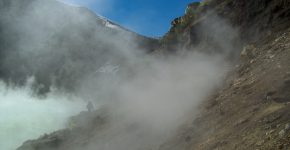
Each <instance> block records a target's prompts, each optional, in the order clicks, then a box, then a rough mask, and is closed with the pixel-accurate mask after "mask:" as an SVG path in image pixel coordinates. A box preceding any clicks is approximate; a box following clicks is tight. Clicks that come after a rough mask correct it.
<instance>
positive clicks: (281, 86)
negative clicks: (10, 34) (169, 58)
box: [19, 0, 290, 150]
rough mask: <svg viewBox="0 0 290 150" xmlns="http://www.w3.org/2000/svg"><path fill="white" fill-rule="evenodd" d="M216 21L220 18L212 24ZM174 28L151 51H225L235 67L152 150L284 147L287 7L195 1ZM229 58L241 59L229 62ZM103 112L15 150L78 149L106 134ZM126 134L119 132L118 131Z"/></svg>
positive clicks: (254, 1)
mask: <svg viewBox="0 0 290 150" xmlns="http://www.w3.org/2000/svg"><path fill="white" fill-rule="evenodd" d="M217 18H222V20H223V21H222V22H221V23H219V24H218V25H217V26H211V23H213V22H216V20H217ZM218 20H219V19H218ZM205 24H206V25H208V24H210V28H206V29H204V28H203V27H204V25H205ZM227 24H229V25H230V26H232V28H229V27H227V26H226V25H227ZM172 25H173V26H172V28H171V30H170V32H169V33H168V34H167V35H165V36H164V38H162V39H161V41H160V42H161V44H162V46H161V47H159V48H156V50H155V51H154V53H153V54H155V53H157V54H159V53H161V54H164V53H169V52H170V53H178V52H179V51H180V49H191V48H192V47H199V46H202V47H214V50H215V51H208V52H206V53H224V54H226V56H227V58H228V59H229V60H231V61H233V63H236V67H235V68H234V69H233V70H232V72H231V73H230V74H229V75H228V78H227V82H226V84H225V86H224V87H223V88H221V90H219V91H217V92H216V93H215V94H213V95H212V96H211V97H210V98H209V99H208V100H207V101H205V102H204V103H203V104H202V105H201V106H200V113H199V115H198V117H197V118H196V117H195V116H192V119H188V123H184V126H182V127H180V131H179V132H178V133H177V134H176V136H174V137H172V138H170V140H168V141H166V142H164V144H162V146H160V147H158V148H151V149H160V150H183V149H184V150H187V149H198V150H218V149H225V150H231V149H241V150H242V149H260V150H264V149H265V150H267V149H269V150H272V149H273V150H276V149H285V150H286V149H289V148H290V143H289V141H290V129H289V128H290V127H289V126H290V125H289V124H290V122H289V119H290V111H289V107H290V105H289V102H290V99H289V96H290V93H289V90H290V82H289V80H290V67H289V64H290V59H289V58H290V44H289V43H290V2H289V1H288V0H249V1H244V0H211V1H204V2H203V3H201V4H200V3H193V4H191V5H189V7H188V9H187V11H186V14H185V16H183V17H180V18H177V19H175V20H174V21H173V22H172ZM222 27H225V28H222ZM208 29H211V30H208ZM229 29H230V30H232V29H233V31H230V32H229ZM216 30H218V31H221V32H222V33H220V32H215V31H216ZM233 33H234V34H233ZM215 36H225V37H222V38H223V39H226V40H225V41H228V42H229V43H235V44H233V45H232V46H230V47H227V46H226V47H225V46H224V45H223V44H221V42H220V41H217V40H216V39H219V38H215ZM225 41H222V43H224V42H225ZM227 49H236V50H235V51H227ZM202 50H204V48H203V49H202ZM235 58H240V59H239V60H240V61H234V60H236V59H235ZM105 112H106V111H105V110H101V111H96V112H95V113H94V115H92V118H90V119H89V120H86V121H89V122H93V123H89V124H94V126H89V127H87V126H86V127H82V125H78V127H79V128H74V129H72V130H70V129H67V130H63V131H58V132H55V133H52V134H50V135H45V136H43V137H41V138H40V139H38V140H32V141H28V142H26V143H24V145H23V146H22V147H20V148H19V150H46V149H54V150H58V149H64V148H65V149H70V148H76V147H78V148H80V149H81V147H82V146H84V145H86V143H87V142H89V141H90V140H92V139H91V138H90V137H91V136H92V135H90V133H93V132H100V135H99V136H100V137H101V136H102V135H103V134H105V133H106V132H105V131H106V124H107V122H106V115H105V114H106V113H105ZM81 115H86V114H81ZM87 115H88V114H87ZM80 118H81V117H80ZM189 118H191V117H189ZM86 121H76V122H86ZM126 130H127V128H126V127H124V131H123V132H126ZM92 131H93V132H92ZM120 132H122V131H120ZM79 133H82V134H81V136H80V135H79ZM84 133H85V134H84ZM75 135H78V137H77V138H75ZM99 136H98V137H99ZM98 137H97V138H98ZM144 149H145V148H144ZM148 149H150V148H148Z"/></svg>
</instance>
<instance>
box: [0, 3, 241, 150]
mask: <svg viewBox="0 0 290 150" xmlns="http://www.w3.org/2000/svg"><path fill="white" fill-rule="evenodd" d="M0 4H1V5H0V6H2V7H3V8H5V9H2V10H1V27H2V28H4V29H6V30H5V31H4V30H3V31H2V32H1V40H2V43H5V44H3V45H2V46H1V64H2V65H1V73H0V77H1V78H2V80H3V81H4V83H5V84H6V85H5V84H4V83H3V84H2V85H3V86H2V87H3V88H2V90H3V91H5V90H6V91H7V94H6V95H5V94H3V96H2V95H1V96H2V97H3V98H2V99H3V100H2V101H1V103H3V105H1V114H2V112H3V113H4V112H5V113H8V114H11V115H8V116H6V117H4V119H3V120H2V121H3V123H2V125H3V124H4V126H0V130H3V131H5V132H4V133H5V135H3V136H1V137H0V138H1V139H4V141H5V142H3V143H12V144H8V146H9V147H12V148H15V147H17V146H19V145H20V143H19V142H21V141H22V142H23V141H24V140H29V139H31V138H36V136H40V134H44V133H49V132H51V131H53V130H56V129H61V128H64V127H65V126H64V125H63V124H64V123H65V122H66V121H67V119H68V118H69V116H73V115H75V114H76V112H80V111H81V110H82V109H83V108H84V106H83V103H84V102H88V101H92V102H93V103H94V104H95V105H97V106H99V107H100V108H99V107H98V108H99V109H102V108H105V109H106V114H107V115H106V118H105V120H106V124H105V127H104V128H103V129H102V130H94V127H97V126H98V124H87V125H85V126H90V127H92V128H90V129H92V130H91V131H90V135H89V136H88V135H87V132H83V133H82V132H80V133H79V136H76V137H74V139H75V141H78V142H79V143H81V142H82V141H81V140H82V138H83V137H84V136H85V137H86V136H88V137H86V138H88V139H89V140H88V141H86V142H85V143H86V144H82V145H77V146H76V145H75V143H69V142H68V143H66V144H65V145H66V146H65V147H60V149H63V150H66V149H70V150H80V149H84V150H93V149H102V150H117V149H118V150H137V149H146V148H158V147H159V146H160V145H161V144H162V143H163V142H164V141H166V140H167V139H168V138H170V137H171V136H173V135H174V134H175V133H176V132H177V129H178V127H180V126H181V125H182V124H183V123H184V122H185V121H187V120H188V119H189V118H188V116H189V114H191V116H194V114H197V113H198V109H197V107H198V105H199V104H200V103H201V102H202V101H203V100H205V99H206V98H207V97H208V96H209V95H210V94H211V92H212V91H214V90H215V89H217V88H218V87H219V86H220V85H221V84H223V80H224V78H225V76H226V73H227V72H228V71H229V70H230V68H231V66H230V65H229V61H228V57H234V56H233V55H232V53H233V51H235V48H234V47H235V42H232V41H235V40H236V39H235V38H236V33H235V30H234V29H233V28H231V27H230V26H228V25H227V24H226V22H225V21H223V20H221V19H219V18H218V17H213V18H211V19H209V20H208V22H206V23H205V24H204V25H202V26H201V32H210V33H211V35H214V36H212V37H210V39H212V43H214V44H215V45H218V47H219V50H221V52H219V53H212V52H213V51H215V48H214V46H212V47H211V46H208V45H205V44H206V43H201V44H200V45H198V46H195V47H191V48H189V49H184V48H182V47H180V48H178V49H177V50H176V51H177V53H176V54H175V55H163V54H160V55H155V54H154V53H148V50H146V49H145V48H144V47H142V46H140V45H142V44H140V43H141V42H142V41H140V38H139V37H138V36H136V35H135V34H134V33H131V32H129V31H127V30H124V29H122V28H119V27H117V29H116V28H109V27H108V26H104V23H103V22H104V20H101V19H100V18H98V16H96V15H94V14H92V13H91V12H90V11H88V10H87V9H85V8H82V7H72V6H67V5H64V4H62V3H60V2H57V1H46V2H43V1H39V0H29V2H23V1H20V0H19V1H17V0H12V1H5V0H4V2H2V3H0ZM105 25H106V24H105ZM216 30H219V31H220V32H214V31H216ZM223 34H227V35H228V36H227V38H222V37H223V36H222V35H223ZM179 51H180V52H181V51H182V53H179ZM31 76H33V77H34V78H35V79H34V82H32V83H31V86H29V88H28V89H27V88H25V87H26V82H27V79H28V78H29V77H31ZM5 86H8V87H11V88H4V87H5ZM52 87H53V88H52ZM52 89H54V90H52ZM54 91H57V92H58V93H62V94H63V95H65V96H60V95H54V96H53V97H51V94H50V93H51V92H54ZM19 93H20V94H19ZM29 93H30V94H32V95H34V96H35V97H33V96H29ZM67 95H73V97H74V99H75V100H78V101H77V102H76V101H74V102H70V101H68V100H71V98H70V97H69V96H67ZM15 97H16V98H15ZM37 97H42V98H41V99H38V98H37ZM19 107H21V108H23V109H19ZM20 113H21V114H25V116H21V115H20V116H18V114H20ZM192 114H193V115H192ZM14 116H18V117H14ZM83 117H86V116H83ZM12 118H13V119H12ZM27 118H29V119H27ZM11 119H12V121H11ZM191 119H192V118H191ZM46 121H47V123H46ZM53 122H58V124H54V123H53ZM42 123H45V126H44V125H43V124H42ZM16 124H19V125H16ZM31 124H33V125H34V127H35V128H34V129H32V131H33V132H32V131H31V128H32V126H31ZM37 127H39V128H37ZM11 128H13V129H16V130H19V131H23V130H25V131H27V132H26V133H24V134H25V136H23V137H21V138H20V139H17V138H18V137H19V136H18V135H17V134H16V133H14V132H12V131H11ZM71 130H75V129H74V128H73V127H72V129H71ZM13 131H15V130H13ZM30 131H31V132H30ZM7 134H9V135H10V137H9V138H8V137H7ZM5 137H6V138H5ZM25 138H26V139H25ZM15 141H16V142H15ZM14 142H15V143H14ZM13 144H19V145H13Z"/></svg>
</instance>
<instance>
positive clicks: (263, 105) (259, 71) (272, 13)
mask: <svg viewBox="0 0 290 150" xmlns="http://www.w3.org/2000/svg"><path fill="white" fill-rule="evenodd" d="M205 5H206V8H200V9H202V10H203V9H208V11H211V10H214V12H215V13H216V14H218V15H219V16H221V17H223V18H226V19H227V20H228V21H229V22H230V23H231V24H232V25H233V26H236V27H237V28H238V30H239V34H240V37H241V39H242V45H243V46H242V47H243V48H242V49H241V50H242V51H241V54H240V56H239V57H240V63H238V65H237V66H236V68H235V69H234V70H233V72H232V73H231V74H230V76H229V77H228V79H227V85H226V86H225V87H224V88H223V89H222V90H220V91H219V92H217V93H216V94H214V95H213V96H212V98H210V99H209V100H208V101H206V102H204V104H203V105H202V106H201V107H200V109H201V113H200V116H199V117H198V118H197V119H194V120H189V123H188V124H185V125H184V128H182V129H181V131H180V134H178V135H177V136H176V137H175V138H173V139H172V140H170V141H168V142H167V143H165V144H164V145H163V148H161V149H167V150H168V149H174V150H176V149H199V150H212V149H215V150H217V149H241V150H242V149H243V150H244V149H261V150H268V149H269V150H272V149H273V150H274V149H275V150H276V149H289V148H290V145H289V144H290V143H289V137H290V132H289V116H290V115H289V105H288V104H289V70H290V68H289V63H290V61H289V57H290V45H289V40H290V28H289V27H290V22H289V20H290V19H289V18H290V3H289V1H287V0H281V1H274V0H260V1H242V0H232V1H230V0H228V1H222V0H220V1H209V2H206V4H204V5H203V6H201V7H205ZM210 15H211V13H209V14H208V16H207V17H209V16H210ZM185 17H186V16H185ZM204 19H206V18H204ZM204 19H203V18H202V19H201V18H198V19H196V20H194V21H192V22H191V23H190V25H189V26H187V27H186V28H182V32H181V33H179V32H177V30H176V29H175V28H178V27H179V24H182V21H179V22H177V24H176V23H175V26H174V27H173V29H172V30H171V32H169V33H168V35H167V38H168V36H169V37H170V36H171V35H172V34H178V35H180V36H181V38H184V36H187V39H190V38H192V37H194V38H193V39H192V40H191V41H190V42H188V43H189V45H190V46H191V45H194V44H199V42H196V40H197V41H200V42H203V38H200V34H199V35H198V36H197V35H196V29H198V28H199V27H198V26H199V24H200V23H201V22H202V21H203V20H204ZM179 20H180V19H179ZM185 33H187V34H188V35H186V34H185ZM206 34H207V33H206ZM201 35H202V37H204V36H205V34H204V33H202V34H201ZM177 43H178V42H177Z"/></svg>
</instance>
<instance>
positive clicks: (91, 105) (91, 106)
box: [87, 101, 95, 112]
mask: <svg viewBox="0 0 290 150" xmlns="http://www.w3.org/2000/svg"><path fill="white" fill-rule="evenodd" d="M87 109H88V111H89V112H92V111H93V110H94V109H95V108H94V104H93V103H92V101H89V102H88V104H87Z"/></svg>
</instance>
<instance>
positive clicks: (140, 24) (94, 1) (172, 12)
mask: <svg viewBox="0 0 290 150" xmlns="http://www.w3.org/2000/svg"><path fill="white" fill-rule="evenodd" d="M63 1H65V2H67V3H71V4H76V5H82V6H85V7H88V8H89V9H91V10H93V11H94V12H95V13H96V14H99V15H101V16H104V17H106V18H108V19H110V20H111V21H113V22H115V23H117V24H120V25H121V26H123V27H125V28H128V29H129V30H132V31H135V32H137V33H139V34H142V35H145V36H151V37H160V36H162V35H164V34H165V33H166V32H167V31H168V30H169V28H170V22H171V21H172V20H173V19H174V18H176V17H179V16H182V15H183V14H184V11H185V8H186V6H187V5H188V4H189V3H191V2H194V1H199V0H63Z"/></svg>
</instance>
